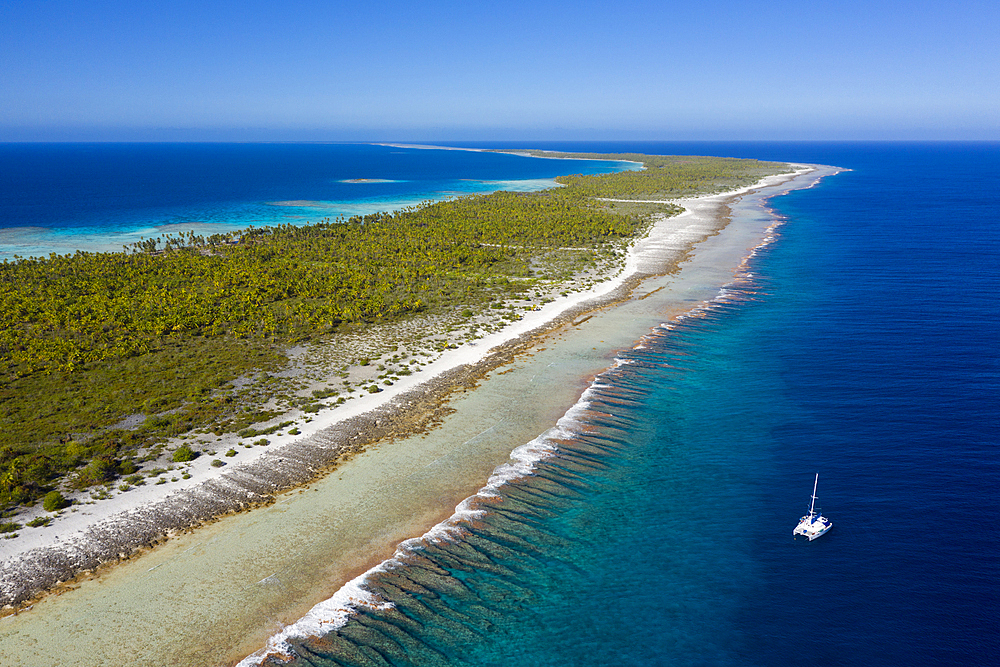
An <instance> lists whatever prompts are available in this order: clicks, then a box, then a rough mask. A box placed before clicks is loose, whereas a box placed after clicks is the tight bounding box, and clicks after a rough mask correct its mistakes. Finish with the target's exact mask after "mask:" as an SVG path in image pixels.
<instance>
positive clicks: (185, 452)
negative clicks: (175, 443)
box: [171, 445, 198, 463]
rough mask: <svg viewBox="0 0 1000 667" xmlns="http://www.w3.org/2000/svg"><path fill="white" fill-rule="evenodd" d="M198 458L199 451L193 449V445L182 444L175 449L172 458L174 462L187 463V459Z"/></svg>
mask: <svg viewBox="0 0 1000 667" xmlns="http://www.w3.org/2000/svg"><path fill="white" fill-rule="evenodd" d="M196 458H198V452H196V451H194V450H193V449H191V445H181V446H180V447H178V448H177V449H175V450H174V454H173V456H172V457H171V460H172V461H173V462H174V463H186V462H187V461H194V460H195V459H196Z"/></svg>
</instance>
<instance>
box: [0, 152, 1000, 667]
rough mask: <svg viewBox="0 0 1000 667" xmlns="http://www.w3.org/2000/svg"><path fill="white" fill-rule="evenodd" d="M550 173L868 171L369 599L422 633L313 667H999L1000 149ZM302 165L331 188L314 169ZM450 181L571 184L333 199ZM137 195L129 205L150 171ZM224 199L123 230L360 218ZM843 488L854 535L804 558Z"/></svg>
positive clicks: (800, 205) (834, 516) (323, 657)
mask: <svg viewBox="0 0 1000 667" xmlns="http://www.w3.org/2000/svg"><path fill="white" fill-rule="evenodd" d="M533 146H537V147H539V148H553V149H558V150H569V151H576V150H588V151H600V152H610V151H614V152H619V151H637V152H644V153H666V154H676V153H685V154H707V155H728V156H735V157H757V158H762V159H775V160H783V161H798V162H811V163H821V164H828V165H836V166H838V167H843V168H847V169H851V170H852V171H847V172H843V173H840V174H838V175H836V176H832V177H830V178H827V179H825V180H823V181H822V182H821V183H820V184H819V185H818V186H817V187H815V188H812V189H808V190H799V191H794V192H792V193H790V194H788V195H785V196H782V197H777V198H774V199H772V200H771V202H770V204H771V206H772V207H773V209H774V212H775V215H776V216H779V217H780V218H782V219H783V220H784V223H783V224H782V226H781V227H779V229H778V232H777V238H776V240H775V241H774V242H773V243H771V244H770V245H768V246H766V248H764V249H763V250H761V251H760V252H758V254H757V255H756V257H755V258H754V259H753V260H752V267H751V268H752V272H753V277H752V278H751V279H748V280H746V281H744V282H741V283H739V284H737V285H734V286H733V287H731V288H730V296H731V298H729V299H728V300H725V301H720V302H719V303H716V304H714V305H713V306H711V307H710V308H709V309H708V310H707V312H706V314H705V316H704V317H700V318H690V319H685V320H682V321H679V322H676V323H673V324H672V326H670V327H663V328H659V329H656V330H654V331H652V332H650V334H649V336H647V338H646V339H645V341H644V344H643V346H641V347H637V348H636V349H633V350H630V351H627V352H624V353H622V355H621V359H622V361H623V362H624V363H622V364H620V365H618V366H617V367H615V368H613V369H611V370H609V371H607V372H605V373H604V374H602V375H601V376H599V377H598V379H597V381H596V383H595V385H594V387H593V388H592V389H591V390H590V391H589V392H588V394H587V397H586V399H587V400H586V405H585V408H584V409H581V410H577V411H575V412H573V413H572V414H571V415H569V416H568V417H567V418H566V419H565V420H564V428H563V429H562V430H561V431H560V432H559V433H558V434H555V435H553V436H552V437H551V438H550V439H549V443H548V444H551V445H554V446H556V447H557V448H558V453H557V455H555V456H553V457H551V458H547V459H544V460H542V461H541V462H539V463H537V464H536V468H535V473H534V474H533V475H531V476H528V477H524V478H522V479H519V480H516V481H513V482H509V483H507V484H506V485H504V486H503V487H502V488H501V489H499V495H493V496H490V497H489V498H484V499H481V500H480V501H478V504H476V506H475V507H474V509H478V510H482V511H481V512H480V513H478V514H476V515H475V517H474V518H473V519H471V520H469V521H468V522H467V524H466V529H467V530H466V532H465V534H464V535H463V536H461V537H460V538H458V539H450V540H424V541H423V542H422V543H421V544H418V545H417V546H416V547H415V548H413V549H412V550H411V552H410V554H409V556H408V557H407V558H406V559H405V561H404V562H405V564H403V565H398V564H397V565H396V566H393V567H390V568H387V569H386V571H384V572H380V573H378V574H376V575H372V576H371V577H369V580H368V581H367V582H366V585H367V587H368V588H369V590H371V591H372V592H374V593H375V594H376V595H378V596H379V598H381V599H382V600H384V601H391V602H392V603H393V605H394V606H393V607H392V608H383V609H368V608H364V607H363V608H362V609H361V611H360V612H359V613H358V614H357V615H355V616H354V617H353V619H352V620H350V621H349V622H348V623H347V624H346V625H344V626H343V627H342V628H341V629H339V630H338V631H337V632H335V633H331V634H330V635H328V636H326V637H323V638H321V639H319V640H310V641H307V642H304V643H296V650H297V651H298V653H299V654H300V655H301V656H302V660H300V661H297V662H298V663H300V664H302V665H306V664H309V665H386V664H392V665H470V666H472V665H477V666H489V665H496V666H498V667H499V666H511V665H546V666H547V665H551V666H555V665H560V666H561V665H720V666H722V665H726V666H728V665H761V666H769V667H774V666H784V665H877V666H881V665H885V666H889V665H892V666H897V665H953V664H958V665H979V664H996V662H997V656H998V655H1000V621H998V613H997V600H998V599H1000V595H998V592H1000V591H998V589H1000V555H998V553H1000V551H998V546H997V544H998V539H1000V527H998V524H997V523H994V522H995V521H997V517H998V516H1000V512H998V510H1000V502H998V500H997V497H996V495H997V487H998V484H1000V457H998V453H1000V452H998V449H1000V419H998V417H1000V302H998V297H997V295H998V293H1000V289H998V288H1000V278H998V270H1000V144H995V143H993V144H982V143H981V144H962V143H937V144H916V143H857V144H851V143H801V142H799V143H717V142H713V143H689V142H686V143H610V142H602V143H586V144H584V143H572V144H571V143H553V144H545V143H544V142H533ZM490 147H493V146H490ZM377 148H378V151H381V152H384V153H385V154H386V155H390V154H392V155H395V154H393V153H391V151H395V150H401V149H390V148H385V147H377ZM2 150H3V151H7V152H5V153H3V155H5V156H6V155H9V154H10V153H9V152H10V151H14V152H16V151H20V150H23V151H26V152H27V153H32V151H36V152H35V153H33V154H34V155H36V158H35V159H38V160H41V161H43V162H44V159H45V156H44V151H45V150H46V149H45V148H44V147H42V148H37V147H36V148H34V149H29V148H28V147H16V146H15V147H11V146H5V147H2ZM51 150H53V151H57V150H79V151H86V150H95V151H101V150H110V149H105V148H100V147H98V148H94V147H89V148H88V147H86V146H84V147H79V148H78V149H77V148H73V149H67V148H58V147H52V148H51ZM123 150H124V149H123ZM143 150H150V151H151V150H153V148H151V147H147V148H144V149H143ZM163 150H165V151H167V152H170V151H176V153H177V155H176V160H177V161H176V163H175V167H172V169H181V168H182V167H183V165H184V164H186V162H185V160H184V159H183V156H184V154H185V152H186V151H207V152H208V153H211V152H212V151H211V150H210V149H209V148H208V147H197V146H195V147H183V146H178V147H172V148H165V149H163ZM218 150H219V151H220V152H221V153H225V152H226V151H229V150H232V151H253V150H265V149H264V148H260V147H254V146H253V145H250V146H249V147H247V146H240V147H220V148H219V149H218ZM288 150H289V156H290V157H288V161H287V163H283V164H287V170H288V171H289V175H288V179H289V184H294V183H295V182H296V179H298V178H300V177H299V176H295V175H294V174H292V173H291V172H296V170H300V171H297V172H296V173H300V174H311V173H312V171H311V168H307V167H308V164H311V162H310V160H313V158H312V157H309V156H311V155H313V153H312V152H311V149H310V148H309V147H292V148H289V149H288ZM299 150H301V156H302V160H304V162H305V163H307V164H306V166H302V165H300V164H299V163H298V162H297V160H296V159H294V158H293V157H291V156H294V155H296V154H297V153H296V151H299ZM357 150H358V151H359V154H362V155H366V156H368V158H370V159H371V162H370V163H371V164H376V163H378V159H376V158H375V157H373V156H371V155H369V154H368V153H367V152H366V151H368V150H369V149H368V148H360V147H359V148H358V149H357ZM378 151H376V152H378ZM438 156H446V157H442V158H441V159H444V160H451V159H455V160H458V161H459V162H461V161H463V160H464V161H466V162H467V164H456V165H455V171H454V172H452V176H449V178H450V179H451V181H450V182H464V181H460V180H459V179H460V178H473V179H479V180H482V181H517V180H526V179H528V178H549V177H551V176H552V175H555V174H556V173H567V172H565V171H559V169H556V171H555V172H554V173H553V172H544V169H543V168H542V167H538V169H539V170H540V172H539V173H538V174H534V173H533V174H530V175H525V174H524V173H523V172H521V171H519V170H520V166H511V165H514V164H515V163H514V162H512V161H509V160H508V161H507V163H506V164H503V165H499V166H496V167H495V169H494V168H493V166H490V165H487V166H486V167H483V168H482V169H483V170H482V171H477V169H479V167H480V164H479V162H478V161H479V160H480V159H483V160H485V161H486V162H489V161H490V160H493V159H494V157H487V156H486V155H484V154H481V153H453V152H444V151H420V152H416V151H413V154H412V155H408V154H407V158H406V159H411V158H412V160H413V162H412V166H411V167H410V169H411V171H409V172H405V173H404V172H403V171H393V169H390V168H385V169H384V170H382V171H380V170H379V169H380V168H379V167H378V166H377V164H376V166H373V167H371V168H362V166H355V167H353V168H351V166H350V165H348V166H347V167H344V168H343V169H342V170H341V171H339V172H337V173H336V174H334V175H333V176H330V177H329V178H333V179H334V180H346V179H351V178H380V179H386V180H393V181H411V182H412V181H413V180H415V179H417V178H419V174H420V173H421V172H422V170H423V169H424V168H422V167H420V166H419V163H420V161H422V160H423V161H430V162H434V160H436V159H437V157H438ZM368 158H366V159H368ZM6 159H7V158H4V160H5V161H4V162H2V164H4V165H5V168H4V170H3V179H4V184H3V187H4V188H5V190H4V193H5V194H4V206H5V207H6V206H8V202H7V199H6V198H7V197H8V196H9V194H8V193H9V192H10V188H14V189H15V190H16V189H17V187H22V186H18V185H17V183H18V182H21V181H18V180H17V179H18V178H20V176H18V177H17V178H12V177H11V175H10V172H9V171H8V169H7V168H6V166H7V165H8V164H9V163H8V162H6ZM80 159H83V158H80ZM109 159H110V158H109ZM387 159H393V160H394V159H395V158H387ZM522 163H530V164H538V165H544V164H546V162H545V161H541V160H521V161H520V162H518V163H517V164H518V165H520V164H522ZM227 164H230V163H227ZM365 164H369V163H368V162H359V163H358V165H365ZM50 166H51V165H50ZM487 167H489V168H487ZM109 168H110V167H109ZM118 168H119V169H120V170H121V173H122V174H123V178H126V177H127V176H128V174H129V173H131V171H133V170H130V169H129V168H128V166H127V165H119V167H118ZM433 168H434V167H426V169H429V170H433ZM534 168H535V167H534V166H532V167H531V169H534ZM206 169H207V167H206ZM490 169H493V170H492V171H491V170H490ZM463 170H465V171H463ZM505 170H506V171H505ZM44 171H45V170H44V168H42V167H39V169H38V173H42V172H44ZM246 171H247V172H252V171H253V169H252V165H247V167H246ZM571 171H573V172H580V171H583V169H581V168H579V167H576V168H574V169H572V170H571ZM542 172H544V173H542ZM545 174H548V175H545ZM170 178H172V177H171V176H169V174H168V175H166V176H164V178H163V180H167V181H169V180H170ZM212 178H214V172H210V171H206V172H202V173H201V175H200V176H199V177H198V178H192V179H191V188H192V189H191V190H190V191H179V192H174V193H172V194H171V198H169V199H168V200H161V199H158V198H157V197H156V196H155V195H154V194H152V193H153V191H152V190H150V192H149V193H146V194H142V193H139V194H137V195H135V197H136V198H135V199H134V200H132V199H129V201H133V203H127V202H126V203H123V204H122V205H121V209H120V210H121V216H122V219H134V218H135V211H137V210H143V211H151V210H161V209H162V210H168V209H169V210H172V211H181V210H185V211H188V212H189V213H190V211H194V210H209V209H211V208H212V207H213V206H215V205H216V204H215V203H212V202H216V203H218V202H222V201H227V202H244V203H245V202H267V201H277V200H294V199H316V200H319V199H324V197H326V199H325V200H327V201H332V200H337V199H346V198H347V197H346V196H340V195H332V194H331V195H328V196H324V197H321V196H319V195H317V194H315V191H314V190H308V189H307V188H303V189H302V190H301V194H298V192H299V191H294V190H295V188H293V187H288V186H286V187H279V186H278V185H275V184H273V183H270V182H269V183H267V184H266V187H264V186H261V188H262V189H261V190H259V191H254V190H252V188H251V186H250V185H247V184H246V183H245V180H247V179H252V174H247V175H245V179H244V178H240V177H237V176H236V175H233V176H232V177H231V178H230V176H220V179H221V185H220V186H219V187H220V188H221V189H222V190H225V192H224V193H223V194H219V195H214V194H212V193H213V191H214V188H213V187H212V186H210V184H208V183H206V181H210V180H211V179H212ZM301 178H302V180H303V181H309V180H310V179H311V178H312V176H302V177H301ZM324 178H327V177H324ZM441 180H442V181H447V180H448V179H441ZM143 182H144V183H145V181H143ZM161 185H162V184H161ZM344 185H353V184H344ZM365 185H366V186H368V185H377V186H381V185H385V186H386V187H388V186H389V185H391V184H365ZM244 186H245V187H247V188H251V190H248V191H247V192H242V193H241V192H235V190H238V189H239V188H240V187H244ZM272 186H274V187H273V188H272ZM23 187H27V186H23ZM32 187H34V186H32ZM37 187H39V188H44V184H38V185H37ZM143 187H145V186H143ZM149 187H150V188H153V187H154V186H153V185H149ZM156 187H160V186H156ZM227 188H230V189H233V190H234V192H232V193H231V194H227V193H228V192H229V190H226V189H227ZM140 189H141V188H140ZM444 189H447V188H438V186H434V187H432V188H428V189H427V190H425V191H423V192H428V193H429V192H432V191H438V190H444ZM293 191H294V192H293ZM206 193H207V194H206ZM422 194H423V193H422V192H421V191H420V190H419V188H417V187H413V188H412V190H411V191H410V192H409V193H408V195H407V196H410V195H413V196H418V197H419V196H420V195H422ZM123 196H124V195H123ZM379 196H382V195H381V194H380V195H379ZM385 196H386V197H397V194H392V193H388V194H385ZM129 197H131V195H129ZM213 197H216V198H215V199H213ZM399 198H402V195H399ZM134 201H143V202H146V203H144V204H142V205H141V206H138V205H135V204H134ZM48 205H52V206H56V205H58V207H60V208H62V210H67V209H69V208H73V207H74V204H73V198H72V196H71V193H69V192H67V193H62V194H59V193H55V192H53V193H51V199H50V200H48V201H42V202H37V203H36V204H18V205H17V206H21V207H22V208H21V209H18V210H22V209H23V210H24V211H29V210H36V209H37V210H36V213H37V215H38V216H40V217H38V218H37V219H36V222H32V223H30V224H28V223H25V222H24V220H27V219H29V217H30V215H29V213H24V214H23V216H24V217H21V218H18V220H20V221H21V222H20V223H19V226H41V227H47V226H49V227H58V226H59V224H62V223H59V222H57V221H56V218H55V217H50V218H45V216H44V215H43V213H41V212H40V210H41V209H43V208H45V207H46V206H48ZM218 206H219V209H218V210H224V209H225V210H242V209H240V206H241V205H235V204H233V205H230V204H225V205H223V204H219V205H218ZM227 207H228V208H227ZM5 210H7V209H6V208H5ZM29 212H30V211H29ZM5 215H6V214H5ZM19 215H21V214H19ZM164 215H165V216H166V215H167V214H164ZM170 215H175V214H170ZM176 215H181V214H176ZM183 215H188V213H185V214H183ZM56 217H58V216H56ZM167 217H169V216H167ZM43 218H44V219H46V220H48V221H47V222H45V221H44V220H43ZM33 219H34V218H33ZM60 219H62V220H65V219H66V218H60ZM78 219H79V220H85V219H86V220H91V221H93V220H94V219H96V218H94V217H91V218H87V217H86V215H84V214H83V213H81V217H80V218H78ZM151 219H152V218H151ZM157 219H167V218H157ZM170 219H175V218H170ZM4 224H5V225H6V224H7V220H6V217H5V219H4ZM88 224H89V223H88ZM817 472H818V473H819V475H820V478H819V493H818V495H819V507H820V508H821V509H822V511H823V513H824V515H825V516H827V517H829V518H830V519H831V520H832V521H833V523H834V528H833V529H832V530H831V531H830V532H829V533H828V534H827V535H824V536H823V537H821V538H819V539H818V540H816V541H813V542H807V541H805V540H804V539H801V538H800V539H798V540H796V539H793V537H792V529H793V528H794V526H795V524H796V522H797V521H798V519H799V517H800V516H802V515H803V514H805V512H806V511H807V510H808V505H809V495H810V492H811V490H812V483H813V476H814V475H815V474H816V473H817ZM484 482H485V480H484Z"/></svg>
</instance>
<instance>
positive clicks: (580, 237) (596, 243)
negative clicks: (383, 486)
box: [0, 155, 787, 509]
mask: <svg viewBox="0 0 1000 667" xmlns="http://www.w3.org/2000/svg"><path fill="white" fill-rule="evenodd" d="M573 157H600V158H611V159H634V160H637V161H643V162H644V163H645V165H646V169H644V170H642V171H633V172H621V173H617V174H607V175H602V176H567V177H561V178H559V179H557V180H559V182H560V183H562V184H564V185H565V186H566V187H563V188H556V189H553V190H548V191H544V192H537V193H511V192H497V193H493V194H490V195H482V196H472V197H466V198H462V199H458V200H453V201H446V202H440V203H437V204H428V205H423V206H419V207H416V208H409V209H405V210H403V211H399V212H396V213H376V214H371V215H366V216H362V217H355V218H351V219H350V220H343V219H338V220H336V221H330V220H325V221H323V222H320V223H317V224H312V225H306V226H303V227H294V226H280V227H271V228H263V229H257V228H250V229H247V230H244V231H243V232H238V233H232V234H227V235H217V236H213V237H209V238H207V239H206V238H203V237H199V236H195V235H194V234H193V233H191V234H186V235H185V234H181V235H179V236H171V235H167V236H166V237H165V238H158V239H148V240H145V241H143V242H142V243H140V244H136V245H135V246H133V247H132V248H130V249H127V250H128V251H127V252H124V253H85V252H77V253H76V254H74V255H66V256H57V255H52V256H50V257H48V258H29V259H19V260H17V261H14V262H8V261H5V262H4V263H3V264H2V265H0V417H2V419H3V423H4V425H5V428H4V429H3V430H2V432H0V509H6V508H10V507H13V506H16V505H20V504H25V503H31V502H34V501H36V500H37V499H39V498H41V497H42V496H44V495H45V494H46V493H47V492H48V491H50V490H51V489H52V488H53V487H54V486H55V485H56V484H58V483H59V482H60V480H63V481H65V483H66V484H67V485H68V486H69V487H70V488H87V487H90V486H93V485H108V484H110V483H111V482H113V480H115V479H118V478H120V477H124V476H128V475H132V474H134V473H135V472H136V470H137V469H138V466H139V465H141V463H142V462H143V461H144V460H152V458H155V456H156V455H157V454H158V453H159V451H161V450H162V447H163V445H162V443H163V442H164V441H165V439H166V438H169V437H176V436H181V435H183V434H190V433H192V432H201V433H212V434H214V435H215V436H221V435H222V434H223V433H234V432H238V433H239V434H240V436H241V437H254V436H257V435H267V434H269V433H274V432H276V431H277V430H279V429H281V428H284V427H285V426H288V425H290V424H291V422H286V423H285V424H283V425H281V426H279V427H273V428H268V429H263V430H257V429H255V428H253V427H252V425H253V424H256V423H260V422H261V421H266V420H268V419H271V418H273V417H274V416H276V415H277V414H279V413H278V412H275V411H271V412H262V411H260V409H259V406H260V405H262V404H263V403H265V402H266V401H267V400H268V399H269V398H270V397H271V396H272V395H273V391H274V387H273V384H274V383H273V380H274V378H273V377H272V375H271V374H272V373H274V372H276V371H278V370H279V369H280V368H281V367H282V366H283V365H284V364H285V363H286V362H287V357H286V356H285V352H284V351H285V350H286V349H288V347H290V346H291V345H294V344H296V343H299V342H302V341H307V340H310V339H319V338H322V337H325V336H334V335H337V334H338V333H340V332H342V331H344V330H345V329H352V330H353V329H357V327H359V326H364V325H366V324H370V323H377V322H384V321H393V320H398V319H401V318H405V317H406V316H408V315H409V314H412V313H417V312H431V313H445V312H448V313H455V314H459V313H460V314H461V315H462V316H463V317H470V316H471V314H473V313H475V312H477V310H479V309H482V308H483V307H484V306H485V305H486V304H489V303H492V304H494V305H495V306H499V307H502V302H503V301H504V300H505V299H508V298H510V297H511V296H513V295H518V294H521V293H524V292H525V291H527V290H530V289H531V288H532V286H533V284H535V281H538V280H566V279H569V278H571V277H572V276H573V275H575V273H576V272H577V271H580V270H581V269H586V268H590V267H593V266H595V265H596V262H597V261H598V260H605V259H614V258H617V257H620V256H621V252H622V250H623V248H624V246H625V245H626V244H627V243H628V241H629V239H631V238H632V237H634V236H635V235H636V234H638V233H639V232H641V231H642V230H643V229H645V227H646V225H647V224H648V219H649V215H650V214H651V213H653V212H656V213H665V212H666V213H673V212H676V211H677V210H678V209H677V208H676V207H673V206H671V205H669V204H640V203H628V202H625V203H622V202H612V201H604V200H605V199H629V200H633V201H635V200H641V199H662V198H664V197H674V196H679V195H689V194H693V193H696V192H713V191H718V190H723V189H731V188H734V187H739V186H742V185H747V184H750V183H752V182H754V181H756V180H757V179H759V178H760V177H761V176H762V175H764V174H765V173H775V172H780V171H786V170H787V169H786V167H785V165H780V164H775V163H761V162H757V161H753V160H732V159H720V158H700V157H695V158H693V157H681V158H677V157H672V158H663V157H651V156H635V155H614V156H607V155H602V156H589V155H588V156H573ZM499 317H502V318H503V319H516V318H517V317H519V315H517V314H516V313H514V312H513V311H507V312H504V313H503V314H501V315H499ZM361 361H362V363H364V362H367V363H371V361H370V360H361ZM399 374H401V375H402V374H405V373H404V372H401V373H399ZM238 379H239V380H240V382H239V383H236V382H235V381H236V380H238ZM385 384H390V381H388V380H386V381H385ZM367 391H369V392H372V393H376V392H379V391H381V389H380V388H379V387H378V386H377V385H375V384H371V385H369V386H368V387H367ZM335 393H336V392H335V391H332V390H330V393H329V394H326V395H324V396H322V397H324V398H325V397H326V396H328V395H333V394H335ZM317 398H320V397H319V396H317ZM342 401H343V399H342V397H341V398H340V399H338V403H339V402H342ZM313 405H315V404H313ZM315 409H317V410H318V409H319V407H316V408H315ZM157 448H159V449H157ZM144 450H145V451H147V452H150V453H149V454H146V455H145V458H140V452H141V451H144ZM181 452H184V453H181ZM187 452H190V454H191V455H193V454H194V451H193V450H192V449H191V448H190V446H188V445H182V446H181V447H180V448H178V449H177V450H175V452H174V461H177V462H183V461H186V460H190V459H187V458H184V457H186V456H188V455H189V454H188V453H187ZM178 456H181V458H177V457H178ZM150 457H152V458H150ZM217 463H218V464H219V465H221V464H222V462H221V461H219V460H218V459H216V460H215V461H213V462H212V465H216V464H217ZM183 476H184V477H185V478H186V477H188V476H189V475H187V474H186V473H185V474H184V475H183ZM140 483H142V481H141V478H140V479H138V480H135V481H132V482H128V481H126V482H124V483H123V484H121V485H120V487H119V488H122V489H123V490H124V489H127V488H131V486H132V485H137V484H140Z"/></svg>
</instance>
